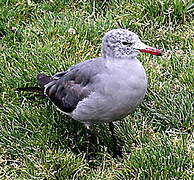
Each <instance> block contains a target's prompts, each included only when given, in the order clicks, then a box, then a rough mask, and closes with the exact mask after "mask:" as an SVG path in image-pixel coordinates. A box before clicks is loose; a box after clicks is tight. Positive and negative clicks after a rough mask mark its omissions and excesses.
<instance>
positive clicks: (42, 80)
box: [37, 74, 52, 90]
mask: <svg viewBox="0 0 194 180" xmlns="http://www.w3.org/2000/svg"><path fill="white" fill-rule="evenodd" d="M37 81H38V85H39V86H40V87H41V88H42V89H43V90H44V86H45V85H46V84H48V83H49V82H51V81H52V79H51V76H47V75H46V74H38V75H37Z"/></svg>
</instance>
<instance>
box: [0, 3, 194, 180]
mask: <svg viewBox="0 0 194 180" xmlns="http://www.w3.org/2000/svg"><path fill="white" fill-rule="evenodd" d="M192 3H193V1H190V2H189V0H174V1H171V0H155V1H151V0H147V1H143V0H136V1H131V0H128V1H127V0H112V1H111V0H109V1H108V0H107V1H103V0H98V1H97V0H96V1H95V0H82V1H81V0H80V1H79V0H61V1H60V0H47V1H46V0H45V1H44V0H1V1H0V179H3V180H4V179H71V180H72V179H81V180H82V179H93V180H97V179H99V180H125V179H126V180H127V179H134V180H136V179H164V180H168V179H177V180H180V179H192V178H194V170H193V166H194V139H193V138H194V122H193V117H192V116H193V107H192V103H193V98H192V93H193V82H194V81H193V77H194V71H193V62H192V61H193V60H194V48H193V46H194V42H193V37H194V36H193V35H194V29H193V27H194V20H193V17H192V15H193V11H194V8H192V5H193V4H192ZM71 28H73V29H74V30H75V31H74V32H71V31H70V30H71ZM114 28H127V29H129V30H131V31H133V32H135V33H137V34H138V35H139V36H140V37H141V39H142V40H143V42H145V43H146V44H147V45H150V46H153V47H156V48H158V49H160V50H162V52H163V56H162V57H154V56H152V55H148V54H144V53H142V54H140V55H139V59H140V60H141V62H142V63H143V65H144V67H145V69H146V72H147V75H148V80H149V87H148V89H149V90H148V92H147V94H146V97H145V100H144V102H143V104H142V105H141V106H139V107H138V108H137V109H136V111H135V112H134V113H132V114H130V115H129V116H128V117H126V118H125V119H123V120H122V121H118V122H115V125H116V136H117V137H118V138H119V139H122V142H120V143H122V147H123V152H124V157H123V158H118V159H115V158H113V157H112V152H111V150H109V149H110V148H109V146H111V144H112V142H111V136H110V132H109V130H108V127H107V125H106V124H101V125H96V126H95V130H94V132H95V133H96V134H97V137H98V138H97V142H96V144H95V145H96V152H95V156H94V159H93V166H94V167H93V168H89V167H88V164H87V163H86V162H85V160H84V157H85V153H84V150H83V149H84V146H85V142H86V137H85V133H84V128H83V127H82V125H81V124H80V123H79V122H76V121H73V120H71V119H69V118H68V117H67V116H65V115H62V114H61V113H60V112H58V111H57V110H56V109H55V108H54V107H53V105H52V103H51V102H50V101H49V100H48V99H44V98H36V99H35V100H29V98H28V97H29V96H30V95H29V94H28V93H22V94H20V93H16V92H15V91H14V88H18V87H25V86H35V85H36V75H37V74H38V73H47V74H49V75H52V74H54V73H56V72H59V71H64V70H66V69H68V68H69V67H70V66H71V65H73V64H75V63H78V62H81V61H84V60H86V59H90V58H93V57H97V56H99V55H100V53H101V52H100V49H101V38H102V36H103V34H104V33H105V32H107V31H108V30H110V29H114Z"/></svg>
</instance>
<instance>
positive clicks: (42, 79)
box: [15, 74, 52, 96]
mask: <svg viewBox="0 0 194 180" xmlns="http://www.w3.org/2000/svg"><path fill="white" fill-rule="evenodd" d="M37 81H38V85H39V86H40V87H22V88H16V89H15V90H16V91H19V92H22V91H27V92H33V93H37V94H35V95H34V96H45V95H44V86H45V85H46V84H48V83H49V82H51V81H52V79H51V77H50V76H47V75H45V74H38V75H37Z"/></svg>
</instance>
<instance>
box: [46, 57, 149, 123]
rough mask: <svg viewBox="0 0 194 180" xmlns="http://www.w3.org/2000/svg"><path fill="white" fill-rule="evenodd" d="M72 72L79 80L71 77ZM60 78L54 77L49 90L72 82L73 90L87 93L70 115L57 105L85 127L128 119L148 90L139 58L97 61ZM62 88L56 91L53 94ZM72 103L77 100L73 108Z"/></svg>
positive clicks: (98, 59) (79, 67)
mask: <svg viewBox="0 0 194 180" xmlns="http://www.w3.org/2000/svg"><path fill="white" fill-rule="evenodd" d="M83 70H84V71H83ZM72 73H73V74H74V75H75V76H76V77H77V78H79V79H80V81H79V80H77V79H74V78H72V76H71V74H72ZM59 75H60V74H57V75H56V76H55V75H54V76H53V77H52V78H53V79H54V80H53V81H52V82H51V83H50V84H48V85H47V86H46V88H47V89H48V90H47V91H49V89H50V90H51V91H53V89H51V88H52V87H53V86H55V85H56V84H57V83H59V82H60V84H63V83H65V82H66V83H67V82H70V81H71V85H70V87H69V88H70V89H74V90H75V89H76V90H77V91H79V92H84V91H85V94H84V95H85V96H84V98H83V99H82V98H81V100H80V101H78V103H77V105H76V107H75V108H74V109H72V111H71V112H67V111H66V112H65V111H64V110H63V108H60V106H58V108H59V109H60V110H61V111H63V112H64V113H66V114H68V115H69V116H71V117H72V118H73V119H75V120H78V121H80V122H83V123H84V124H91V123H99V122H111V121H114V120H118V119H121V118H123V117H125V116H126V115H127V114H128V113H129V112H131V111H133V110H134V109H135V107H136V106H137V105H138V104H140V103H141V102H142V100H143V97H144V95H145V92H146V88H147V78H146V74H145V71H144V68H143V66H142V65H141V63H140V62H139V61H138V60H137V59H136V58H133V60H132V59H131V60H129V59H127V58H123V59H119V60H118V59H117V58H105V59H103V58H96V59H92V60H89V61H85V62H83V63H80V64H78V65H76V66H74V67H73V68H72V69H70V70H69V71H67V72H66V73H65V74H63V73H62V74H61V76H59ZM53 82H55V83H53ZM83 82H84V83H83ZM60 88H61V87H60V86H57V87H56V88H54V91H55V93H54V94H56V92H57V91H58V89H60ZM62 91H63V88H61V92H62ZM58 93H60V92H59V91H58ZM51 96H52V95H51ZM78 99H79V98H78ZM69 102H70V101H69ZM76 102H77V101H76ZM73 104H75V101H74V102H72V105H71V106H73ZM56 105H57V104H56Z"/></svg>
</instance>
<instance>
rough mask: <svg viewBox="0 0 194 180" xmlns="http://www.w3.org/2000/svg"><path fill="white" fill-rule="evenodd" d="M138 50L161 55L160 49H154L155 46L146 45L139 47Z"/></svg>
mask: <svg viewBox="0 0 194 180" xmlns="http://www.w3.org/2000/svg"><path fill="white" fill-rule="evenodd" d="M139 51H140V52H145V53H149V54H153V55H156V56H162V53H161V51H160V50H158V49H155V48H151V47H147V48H145V49H139Z"/></svg>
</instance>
